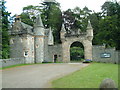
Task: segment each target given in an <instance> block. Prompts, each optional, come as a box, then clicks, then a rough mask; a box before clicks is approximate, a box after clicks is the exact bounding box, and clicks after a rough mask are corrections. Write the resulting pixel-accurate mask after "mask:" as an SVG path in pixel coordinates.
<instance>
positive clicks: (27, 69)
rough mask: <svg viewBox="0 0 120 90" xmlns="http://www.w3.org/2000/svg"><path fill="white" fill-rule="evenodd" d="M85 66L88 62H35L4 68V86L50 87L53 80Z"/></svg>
mask: <svg viewBox="0 0 120 90" xmlns="http://www.w3.org/2000/svg"><path fill="white" fill-rule="evenodd" d="M85 66H88V64H82V63H66V64H35V65H27V66H21V67H15V68H9V69H4V70H3V71H2V87H3V88H48V87H50V83H49V82H50V81H51V80H53V79H55V78H58V77H62V76H64V75H67V74H69V73H72V72H74V71H77V70H79V69H81V68H82V67H85ZM0 72H1V71H0Z"/></svg>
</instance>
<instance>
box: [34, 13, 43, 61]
mask: <svg viewBox="0 0 120 90" xmlns="http://www.w3.org/2000/svg"><path fill="white" fill-rule="evenodd" d="M35 22H36V23H35V24H34V35H35V42H34V43H35V62H36V63H41V62H43V61H44V37H45V29H44V26H43V23H42V19H41V16H40V14H39V15H38V16H37V18H36V20H35Z"/></svg>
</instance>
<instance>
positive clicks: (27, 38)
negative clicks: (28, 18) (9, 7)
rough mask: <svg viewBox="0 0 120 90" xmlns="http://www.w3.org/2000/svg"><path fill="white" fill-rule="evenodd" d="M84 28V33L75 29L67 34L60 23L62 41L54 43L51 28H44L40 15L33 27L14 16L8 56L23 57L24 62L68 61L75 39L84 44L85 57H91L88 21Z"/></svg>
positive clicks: (91, 36)
mask: <svg viewBox="0 0 120 90" xmlns="http://www.w3.org/2000/svg"><path fill="white" fill-rule="evenodd" d="M86 29H87V30H86V32H84V33H83V32H81V31H80V30H76V31H72V32H71V33H70V34H69V33H67V31H66V30H65V27H64V25H62V28H61V32H60V36H61V41H62V43H61V44H57V45H54V38H53V34H52V30H51V28H49V29H45V28H44V25H43V23H42V20H41V16H40V15H38V16H37V17H36V21H35V24H34V26H33V27H32V26H29V25H27V24H25V23H23V22H21V21H20V18H19V17H16V19H15V23H14V24H13V26H12V29H11V30H10V36H11V37H10V47H11V50H10V57H11V58H21V59H23V58H24V63H41V62H70V46H71V44H72V43H74V42H76V41H77V42H80V43H82V44H83V46H84V53H85V55H84V56H85V59H92V39H93V28H92V26H91V23H90V21H88V26H87V28H86Z"/></svg>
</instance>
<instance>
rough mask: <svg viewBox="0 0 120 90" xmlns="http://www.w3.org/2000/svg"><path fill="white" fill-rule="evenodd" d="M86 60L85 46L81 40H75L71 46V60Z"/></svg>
mask: <svg viewBox="0 0 120 90" xmlns="http://www.w3.org/2000/svg"><path fill="white" fill-rule="evenodd" d="M83 60H84V46H83V44H82V43H80V42H78V41H77V42H74V43H72V44H71V46H70V62H72V63H74V62H82V61H83Z"/></svg>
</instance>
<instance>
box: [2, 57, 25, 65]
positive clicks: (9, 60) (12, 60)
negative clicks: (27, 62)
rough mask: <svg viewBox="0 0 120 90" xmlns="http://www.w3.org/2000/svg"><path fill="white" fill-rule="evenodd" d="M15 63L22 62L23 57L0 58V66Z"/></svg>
mask: <svg viewBox="0 0 120 90" xmlns="http://www.w3.org/2000/svg"><path fill="white" fill-rule="evenodd" d="M17 64H24V59H19V58H10V59H0V67H6V66H11V65H17Z"/></svg>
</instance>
